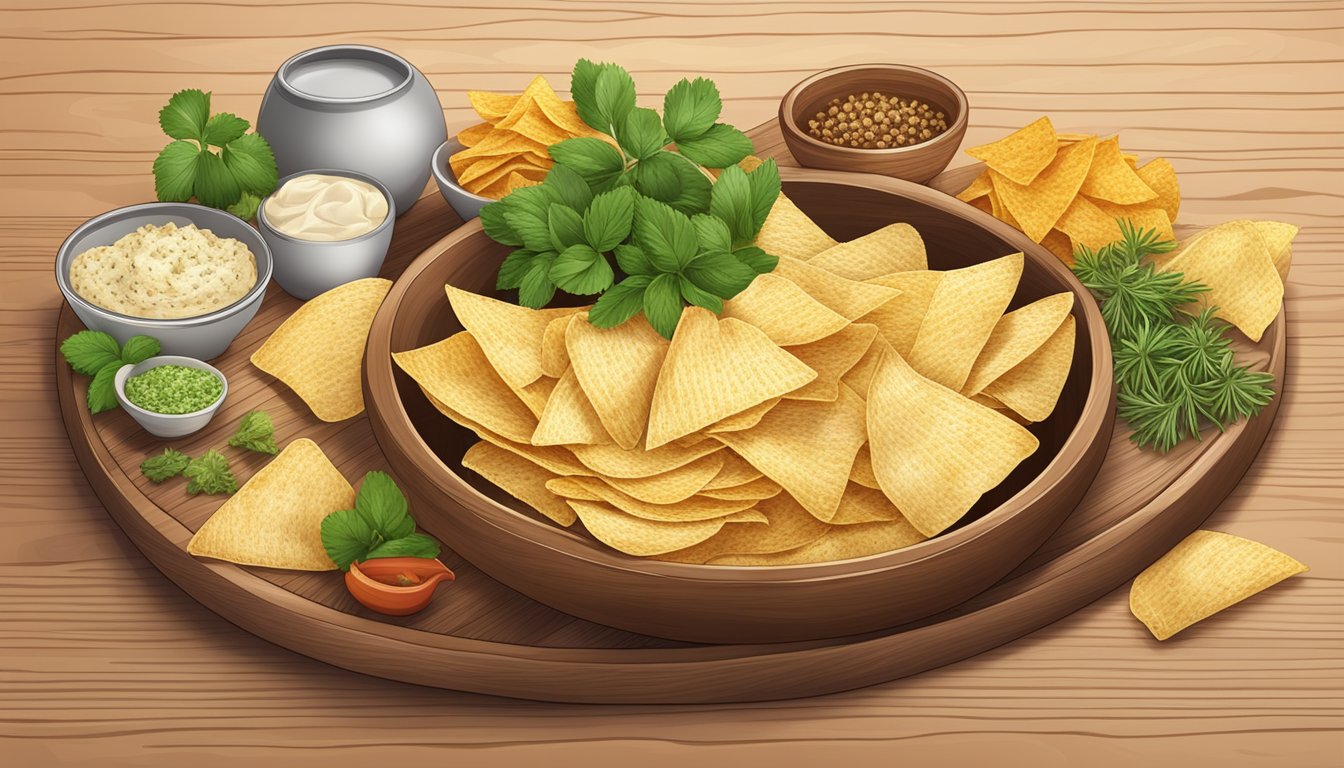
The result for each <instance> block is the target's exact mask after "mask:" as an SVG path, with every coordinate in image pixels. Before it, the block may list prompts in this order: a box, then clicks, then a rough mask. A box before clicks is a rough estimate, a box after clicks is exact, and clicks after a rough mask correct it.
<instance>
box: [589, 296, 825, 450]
mask: <svg viewBox="0 0 1344 768" xmlns="http://www.w3.org/2000/svg"><path fill="white" fill-rule="evenodd" d="M571 354H572V353H571ZM815 378H817V372H816V371H814V370H812V369H811V368H808V367H807V366H806V365H804V364H803V363H801V362H799V361H798V358H796V357H794V356H793V355H790V354H789V353H788V352H785V351H784V350H783V349H780V348H779V347H778V346H776V345H775V343H774V342H772V341H770V339H769V337H767V336H766V335H765V333H764V332H762V331H761V330H760V329H758V328H756V327H755V326H752V325H748V324H747V323H744V322H742V321H741V320H736V319H733V318H731V317H725V318H723V319H722V320H720V319H719V318H718V317H717V316H715V314H714V313H713V312H710V311H709V310H707V309H701V308H699V307H687V308H686V309H685V310H684V311H683V312H682V314H681V322H680V323H679V324H678V325H677V330H676V333H675V334H674V335H673V337H672V344H671V346H670V347H669V348H668V351H667V357H666V359H665V360H664V361H663V368H662V371H661V372H660V373H659V374H658V384H657V385H656V386H655V387H654V393H653V407H652V408H651V409H650V412H649V431H648V437H647V438H646V440H645V443H646V444H647V445H648V447H649V448H657V447H659V446H665V445H666V444H667V443H669V442H671V441H673V440H675V439H677V438H679V437H683V436H685V435H689V434H691V433H692V432H696V431H698V430H700V429H703V428H705V427H707V426H709V425H710V424H713V423H715V422H717V421H720V420H722V419H726V418H728V417H729V416H732V415H733V414H736V413H741V412H742V411H745V410H746V409H748V408H751V407H752V406H754V405H759V404H760V403H763V402H765V401H766V400H769V399H771V398H774V397H779V396H781V395H785V394H788V393H789V392H792V391H793V390H795V389H798V388H799V387H801V386H803V385H804V384H807V383H808V382H810V381H812V380H813V379H815ZM580 459H582V457H580Z"/></svg>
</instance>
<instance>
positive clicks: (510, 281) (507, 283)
mask: <svg viewBox="0 0 1344 768" xmlns="http://www.w3.org/2000/svg"><path fill="white" fill-rule="evenodd" d="M536 255H537V254H536V252H535V251H529V250H527V249H525V248H519V249H518V250H516V251H514V252H512V253H510V254H509V255H508V256H505V257H504V261H503V263H501V264H500V265H499V278H498V279H497V280H496V281H495V287H496V288H498V289H500V290H502V291H508V290H512V289H514V288H517V287H518V286H520V285H522V284H523V277H525V276H526V275H527V272H528V270H530V269H532V259H533V258H534V257H535V256H536Z"/></svg>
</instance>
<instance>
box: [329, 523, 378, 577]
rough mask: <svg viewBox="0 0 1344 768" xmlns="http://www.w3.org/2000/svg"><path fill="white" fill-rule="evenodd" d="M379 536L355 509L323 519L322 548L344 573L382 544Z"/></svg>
mask: <svg viewBox="0 0 1344 768" xmlns="http://www.w3.org/2000/svg"><path fill="white" fill-rule="evenodd" d="M381 543H382V541H381V540H380V538H379V536H378V534H377V533H376V532H374V530H373V528H372V527H370V526H369V524H368V523H367V522H365V520H364V517H363V516H362V515H360V514H359V512H356V511H355V510H353V509H341V510H337V511H335V512H332V513H331V514H330V515H327V516H326V517H324V518H322V548H323V549H325V550H326V551H327V557H330V558H331V561H332V562H333V563H335V564H336V567H338V568H340V569H341V570H342V571H348V570H350V564H351V563H353V562H355V561H356V560H359V559H361V558H363V557H364V556H365V555H366V554H368V552H369V550H371V549H373V548H374V547H376V546H378V545H379V544H381Z"/></svg>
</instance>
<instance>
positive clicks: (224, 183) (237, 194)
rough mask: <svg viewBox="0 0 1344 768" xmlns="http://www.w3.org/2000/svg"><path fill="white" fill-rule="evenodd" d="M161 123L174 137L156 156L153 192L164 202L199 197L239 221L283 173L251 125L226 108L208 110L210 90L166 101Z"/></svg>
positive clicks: (192, 91) (251, 213)
mask: <svg viewBox="0 0 1344 768" xmlns="http://www.w3.org/2000/svg"><path fill="white" fill-rule="evenodd" d="M159 126H160V127H161V128H163V132H164V133H166V134H168V136H169V138H172V139H174V141H172V142H169V144H168V145H167V146H165V147H164V148H163V150H162V151H160V152H159V156H158V157H156V158H155V159H154V192H155V194H157V195H158V198H159V199H160V200H164V201H172V202H186V201H188V200H190V199H191V198H192V197H195V198H196V200H197V202H199V203H201V204H202V205H208V206H210V207H211V208H220V209H223V210H226V211H228V212H229V213H232V214H234V215H235V216H238V217H239V218H241V219H251V218H252V217H254V216H256V215H257V206H258V205H260V204H261V199H262V198H263V197H265V196H266V195H269V194H270V193H271V192H272V191H273V190H274V189H275V185H276V182H278V181H279V178H280V177H279V173H278V171H277V170H276V167H275V155H274V154H273V153H272V152H271V146H270V145H269V144H267V143H266V139H264V138H262V136H261V134H259V133H248V132H247V130H248V128H251V127H252V126H251V123H249V122H248V121H246V120H244V119H243V118H241V117H238V116H237V115H234V114H230V113H228V112H220V113H219V114H215V115H212V114H210V94H209V93H206V92H205V91H200V90H197V89H194V88H192V89H188V90H185V91H178V92H177V93H175V94H173V95H172V97H171V98H169V99H168V104H167V105H166V106H165V107H164V108H163V109H161V110H160V111H159ZM211 147H218V148H219V150H220V151H219V152H218V153H215V152H212V151H211V150H210V148H211Z"/></svg>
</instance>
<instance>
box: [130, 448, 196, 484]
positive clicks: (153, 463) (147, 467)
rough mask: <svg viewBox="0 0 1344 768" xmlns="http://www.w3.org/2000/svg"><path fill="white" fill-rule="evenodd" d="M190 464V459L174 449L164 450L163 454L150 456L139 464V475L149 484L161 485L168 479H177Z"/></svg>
mask: <svg viewBox="0 0 1344 768" xmlns="http://www.w3.org/2000/svg"><path fill="white" fill-rule="evenodd" d="M190 463H191V457H190V456H188V455H187V454H185V453H183V452H181V451H179V450H177V449H176V448H164V449H163V453H161V454H159V455H158V456H151V457H150V458H148V459H145V460H144V461H142V462H140V474H142V475H144V476H145V477H147V478H149V480H150V482H154V483H162V482H163V481H164V480H167V479H168V478H170V477H177V476H178V475H180V474H182V470H184V469H186V468H187V465H188V464H190Z"/></svg>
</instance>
